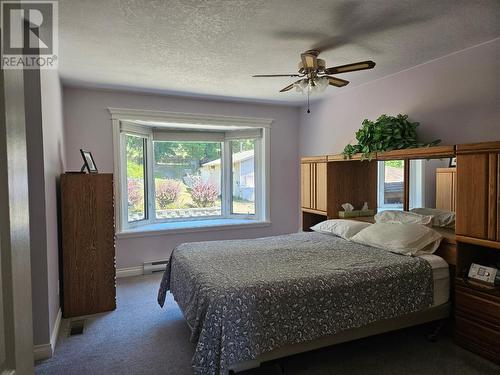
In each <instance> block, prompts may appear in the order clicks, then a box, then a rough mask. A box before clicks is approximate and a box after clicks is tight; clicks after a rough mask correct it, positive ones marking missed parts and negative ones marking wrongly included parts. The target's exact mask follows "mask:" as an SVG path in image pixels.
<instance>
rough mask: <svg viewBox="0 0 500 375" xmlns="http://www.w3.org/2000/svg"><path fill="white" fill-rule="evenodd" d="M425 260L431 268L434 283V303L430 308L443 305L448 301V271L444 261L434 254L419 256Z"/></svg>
mask: <svg viewBox="0 0 500 375" xmlns="http://www.w3.org/2000/svg"><path fill="white" fill-rule="evenodd" d="M419 257H420V258H422V259H425V260H426V261H427V262H428V263H429V264H430V265H431V267H432V279H433V283H434V303H433V305H432V306H439V305H442V304H445V303H446V302H448V300H449V299H450V269H449V266H448V263H446V261H445V260H444V259H443V258H441V257H439V256H437V255H434V254H425V255H420V256H419Z"/></svg>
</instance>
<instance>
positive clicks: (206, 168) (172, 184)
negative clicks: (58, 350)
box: [153, 141, 222, 220]
mask: <svg viewBox="0 0 500 375" xmlns="http://www.w3.org/2000/svg"><path fill="white" fill-rule="evenodd" d="M221 148H222V147H221V143H220V142H158V141H157V142H154V153H155V163H154V166H153V168H154V178H155V199H156V202H155V203H156V218H158V219H172V220H174V219H182V218H193V217H207V216H220V215H221V214H222V212H221V181H222V173H221V167H222V163H221Z"/></svg>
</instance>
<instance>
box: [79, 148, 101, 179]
mask: <svg viewBox="0 0 500 375" xmlns="http://www.w3.org/2000/svg"><path fill="white" fill-rule="evenodd" d="M80 153H81V154H82V158H83V162H84V165H83V167H82V172H83V170H84V169H85V168H87V170H88V171H89V173H97V167H96V165H95V161H94V158H93V157H92V153H91V152H90V151H86V150H82V149H80Z"/></svg>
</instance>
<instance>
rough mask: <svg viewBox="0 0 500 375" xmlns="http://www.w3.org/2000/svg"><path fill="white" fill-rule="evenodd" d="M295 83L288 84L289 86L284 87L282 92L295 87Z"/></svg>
mask: <svg viewBox="0 0 500 375" xmlns="http://www.w3.org/2000/svg"><path fill="white" fill-rule="evenodd" d="M293 85H294V83H292V84H290V85H288V86H287V87H283V88H282V89H281V90H280V92H285V91H288V90H291V89H292V88H293Z"/></svg>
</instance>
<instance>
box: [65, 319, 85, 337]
mask: <svg viewBox="0 0 500 375" xmlns="http://www.w3.org/2000/svg"><path fill="white" fill-rule="evenodd" d="M84 328H85V320H73V321H72V322H71V323H70V325H69V335H70V336H75V335H81V334H83V330H84Z"/></svg>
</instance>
